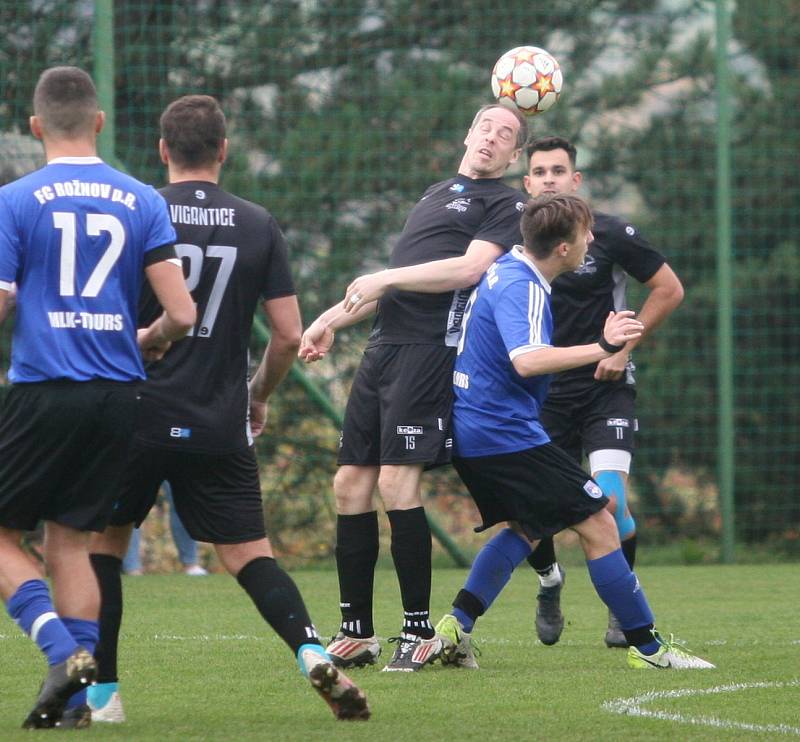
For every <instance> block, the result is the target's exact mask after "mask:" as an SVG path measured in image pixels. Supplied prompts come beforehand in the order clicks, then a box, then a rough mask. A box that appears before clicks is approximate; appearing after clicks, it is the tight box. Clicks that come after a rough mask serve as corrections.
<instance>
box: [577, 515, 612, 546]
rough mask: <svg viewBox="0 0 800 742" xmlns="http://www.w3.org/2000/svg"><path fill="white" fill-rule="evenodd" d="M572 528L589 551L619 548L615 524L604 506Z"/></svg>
mask: <svg viewBox="0 0 800 742" xmlns="http://www.w3.org/2000/svg"><path fill="white" fill-rule="evenodd" d="M573 528H574V530H575V531H577V532H578V535H580V537H581V540H582V541H583V543H584V547H588V549H589V551H592V552H596V551H598V550H600V551H605V552H610V551H613V550H614V549H615V548H619V535H618V534H617V524H616V523H615V522H614V516H613V515H611V513H609V512H608V510H606V509H605V508H603V509H602V510H598V511H597V512H596V513H594V514H593V515H590V516H589V517H588V518H587V519H586V520H585V521H583V522H582V523H579V524H578V525H577V526H574V527H573Z"/></svg>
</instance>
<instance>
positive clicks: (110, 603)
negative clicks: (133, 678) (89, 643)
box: [89, 554, 122, 683]
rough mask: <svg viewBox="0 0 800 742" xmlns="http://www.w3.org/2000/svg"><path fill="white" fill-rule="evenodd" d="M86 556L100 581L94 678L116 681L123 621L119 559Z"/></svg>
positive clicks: (99, 680)
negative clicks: (120, 631) (98, 636)
mask: <svg viewBox="0 0 800 742" xmlns="http://www.w3.org/2000/svg"><path fill="white" fill-rule="evenodd" d="M89 560H90V561H91V563H92V568H93V569H94V573H95V575H96V576H97V582H98V584H99V585H100V621H99V624H100V638H99V640H98V642H97V646H96V647H95V650H94V656H95V659H96V660H97V682H98V683H116V682H117V680H118V678H117V647H118V645H119V629H120V626H121V625H122V560H121V559H117V557H115V556H110V555H109V554H90V555H89Z"/></svg>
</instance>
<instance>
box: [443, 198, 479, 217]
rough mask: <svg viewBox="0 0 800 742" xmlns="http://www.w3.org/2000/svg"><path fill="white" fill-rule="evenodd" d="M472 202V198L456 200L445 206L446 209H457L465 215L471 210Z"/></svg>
mask: <svg viewBox="0 0 800 742" xmlns="http://www.w3.org/2000/svg"><path fill="white" fill-rule="evenodd" d="M471 202H472V199H471V198H455V199H453V200H452V201H451V202H450V203H449V204H447V206H445V209H455V210H456V211H457V212H459V214H463V213H464V212H465V211H466V210H467V209H468V208H469V205H470V203H471Z"/></svg>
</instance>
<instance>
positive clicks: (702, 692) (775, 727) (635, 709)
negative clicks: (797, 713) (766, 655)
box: [601, 680, 800, 736]
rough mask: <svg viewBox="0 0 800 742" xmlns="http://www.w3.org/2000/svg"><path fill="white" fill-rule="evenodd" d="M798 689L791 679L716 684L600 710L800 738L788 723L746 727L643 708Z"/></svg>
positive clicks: (617, 702) (617, 700) (635, 698)
mask: <svg viewBox="0 0 800 742" xmlns="http://www.w3.org/2000/svg"><path fill="white" fill-rule="evenodd" d="M797 686H800V680H790V681H788V682H786V683H780V682H773V683H766V682H764V683H733V684H731V685H717V686H715V687H713V688H677V689H675V690H665V691H650V692H649V693H643V694H642V695H640V696H633V697H632V698H615V699H614V700H612V701H606V702H605V703H603V705H602V706H601V708H602V709H603V710H605V711H610V712H611V713H613V714H622V715H625V716H645V717H649V718H651V719H662V720H664V721H675V722H678V723H679V724H694V725H696V726H707V727H717V728H718V729H742V730H745V731H748V732H771V733H777V734H793V735H798V736H800V727H792V726H789V725H787V724H748V723H747V722H740V721H728V720H727V719H718V718H717V717H715V716H686V715H684V714H675V713H670V712H667V711H654V710H650V709H645V708H642V706H643V705H644V704H646V703H652V702H653V701H657V700H659V699H661V698H686V697H688V696H710V695H713V694H715V693H732V692H734V691H741V690H749V689H751V688H790V687H797Z"/></svg>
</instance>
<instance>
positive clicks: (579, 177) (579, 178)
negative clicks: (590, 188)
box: [572, 170, 583, 191]
mask: <svg viewBox="0 0 800 742" xmlns="http://www.w3.org/2000/svg"><path fill="white" fill-rule="evenodd" d="M581 183H583V173H582V172H581V171H580V170H576V171H575V172H574V173H572V185H573V186H574V187H575V188H574V190H576V191H577V190H578V188H580V185H581Z"/></svg>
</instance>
